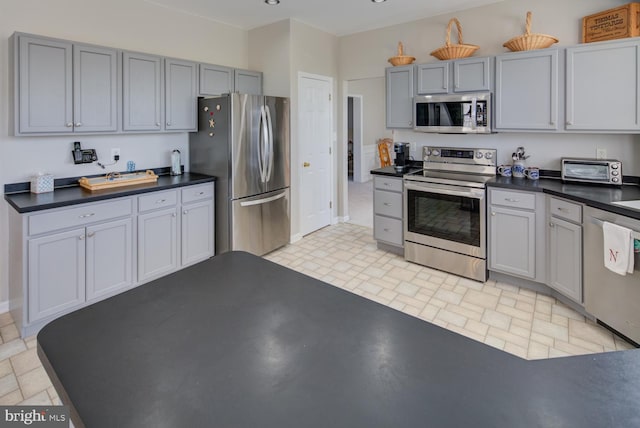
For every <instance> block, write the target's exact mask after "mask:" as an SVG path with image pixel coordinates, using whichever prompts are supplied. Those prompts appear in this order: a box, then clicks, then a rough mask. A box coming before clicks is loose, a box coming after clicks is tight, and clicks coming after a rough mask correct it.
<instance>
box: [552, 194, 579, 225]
mask: <svg viewBox="0 0 640 428" xmlns="http://www.w3.org/2000/svg"><path fill="white" fill-rule="evenodd" d="M549 199H550V201H549V212H550V213H551V215H552V216H554V217H560V218H564V219H566V220H569V221H572V222H574V223H582V205H580V204H576V203H573V202H569V201H565V200H563V199H558V198H553V197H552V198H549Z"/></svg>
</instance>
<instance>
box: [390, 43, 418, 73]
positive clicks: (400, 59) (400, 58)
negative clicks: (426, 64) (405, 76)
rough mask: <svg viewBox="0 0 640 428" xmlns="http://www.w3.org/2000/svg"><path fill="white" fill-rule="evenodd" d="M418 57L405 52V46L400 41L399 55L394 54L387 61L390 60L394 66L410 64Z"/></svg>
mask: <svg viewBox="0 0 640 428" xmlns="http://www.w3.org/2000/svg"><path fill="white" fill-rule="evenodd" d="M415 60H416V59H415V58H414V57H412V56H409V55H405V54H404V47H403V46H402V42H398V55H396V56H392V57H391V58H389V59H388V60H387V61H389V62H390V63H391V64H392V65H393V66H394V67H395V66H398V65H408V64H411V63H412V62H413V61H415Z"/></svg>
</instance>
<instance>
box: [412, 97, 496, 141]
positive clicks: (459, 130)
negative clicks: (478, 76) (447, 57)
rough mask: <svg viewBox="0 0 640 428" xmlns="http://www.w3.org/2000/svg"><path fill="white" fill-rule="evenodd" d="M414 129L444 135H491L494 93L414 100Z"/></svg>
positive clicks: (416, 98) (418, 98)
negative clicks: (492, 98) (492, 96)
mask: <svg viewBox="0 0 640 428" xmlns="http://www.w3.org/2000/svg"><path fill="white" fill-rule="evenodd" d="M413 114H414V118H413V119H414V121H413V123H414V124H415V125H414V129H415V130H416V131H422V132H440V133H455V134H467V133H475V134H482V133H490V132H491V116H492V108H491V93H490V92H475V93H465V94H450V95H422V96H417V97H414V98H413Z"/></svg>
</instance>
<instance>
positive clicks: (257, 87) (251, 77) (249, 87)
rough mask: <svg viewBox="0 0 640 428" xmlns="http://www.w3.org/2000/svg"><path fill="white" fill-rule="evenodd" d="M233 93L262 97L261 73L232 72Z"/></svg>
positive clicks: (247, 71)
mask: <svg viewBox="0 0 640 428" xmlns="http://www.w3.org/2000/svg"><path fill="white" fill-rule="evenodd" d="M233 80H234V92H239V93H241V94H249V95H262V72H260V71H250V70H239V69H235V70H233Z"/></svg>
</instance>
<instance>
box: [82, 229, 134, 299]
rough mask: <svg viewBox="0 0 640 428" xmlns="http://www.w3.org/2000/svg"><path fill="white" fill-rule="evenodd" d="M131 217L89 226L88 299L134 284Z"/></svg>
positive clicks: (103, 295)
mask: <svg viewBox="0 0 640 428" xmlns="http://www.w3.org/2000/svg"><path fill="white" fill-rule="evenodd" d="M132 230H133V228H132V220H131V218H127V219H123V220H119V221H112V222H109V223H103V224H100V225H96V226H90V227H87V238H86V239H87V260H86V261H87V301H90V300H93V299H97V298H101V297H105V296H107V295H109V294H111V293H113V292H115V291H118V290H121V289H124V288H128V287H130V286H131V285H133V275H132V271H131V268H132V260H133V255H132V253H131V251H132V248H133V246H132V239H133V235H132V233H133V232H132Z"/></svg>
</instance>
